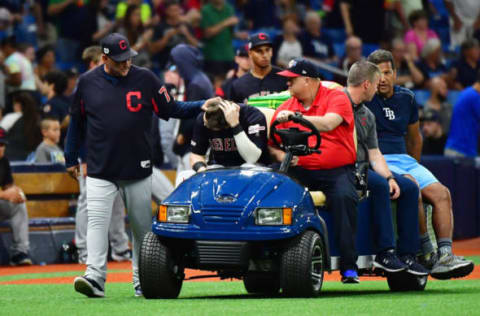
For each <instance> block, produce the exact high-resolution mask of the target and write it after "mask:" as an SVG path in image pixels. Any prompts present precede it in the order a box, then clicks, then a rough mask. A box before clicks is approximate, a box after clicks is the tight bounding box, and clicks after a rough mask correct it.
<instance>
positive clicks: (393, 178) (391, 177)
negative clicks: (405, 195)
mask: <svg viewBox="0 0 480 316" xmlns="http://www.w3.org/2000/svg"><path fill="white" fill-rule="evenodd" d="M390 180H395V177H394V176H393V175H391V176H388V177H387V182H388V181H390Z"/></svg>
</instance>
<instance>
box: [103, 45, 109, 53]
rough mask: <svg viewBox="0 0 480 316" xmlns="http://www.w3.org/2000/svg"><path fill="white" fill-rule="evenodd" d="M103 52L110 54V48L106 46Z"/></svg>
mask: <svg viewBox="0 0 480 316" xmlns="http://www.w3.org/2000/svg"><path fill="white" fill-rule="evenodd" d="M103 53H104V54H105V55H108V53H110V50H109V49H108V48H106V47H104V48H103Z"/></svg>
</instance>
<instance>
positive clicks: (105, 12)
mask: <svg viewBox="0 0 480 316" xmlns="http://www.w3.org/2000/svg"><path fill="white" fill-rule="evenodd" d="M95 1H97V12H96V23H97V28H96V32H95V33H93V35H92V39H93V42H95V43H96V42H98V41H99V40H101V39H102V38H103V37H104V36H105V35H107V34H108V33H111V32H113V31H114V30H115V29H116V28H117V27H118V24H120V23H118V21H113V20H112V19H111V18H110V17H111V15H112V13H111V12H109V11H110V10H109V9H110V8H111V7H109V5H108V3H109V0H95ZM82 53H83V52H82Z"/></svg>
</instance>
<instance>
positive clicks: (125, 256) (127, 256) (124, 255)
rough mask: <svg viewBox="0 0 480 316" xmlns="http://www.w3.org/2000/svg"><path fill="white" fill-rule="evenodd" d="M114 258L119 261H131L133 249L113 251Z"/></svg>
mask: <svg viewBox="0 0 480 316" xmlns="http://www.w3.org/2000/svg"><path fill="white" fill-rule="evenodd" d="M112 259H113V260H115V261H117V262H123V261H130V260H132V251H131V250H130V249H127V250H125V251H123V252H120V253H116V252H115V251H112Z"/></svg>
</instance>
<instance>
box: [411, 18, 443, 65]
mask: <svg viewBox="0 0 480 316" xmlns="http://www.w3.org/2000/svg"><path fill="white" fill-rule="evenodd" d="M408 21H409V22H410V26H411V27H412V29H411V30H410V31H408V32H407V33H406V34H405V39H404V40H405V43H406V44H407V48H408V52H409V53H410V56H412V58H413V59H414V60H418V59H419V58H420V55H421V54H422V52H423V47H424V46H425V44H426V43H427V42H428V40H430V39H432V38H438V35H437V33H435V31H433V30H431V29H429V28H428V14H427V12H425V11H423V10H416V11H413V12H412V13H411V14H410V16H409V17H408Z"/></svg>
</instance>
